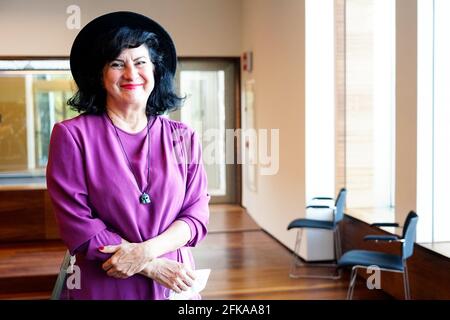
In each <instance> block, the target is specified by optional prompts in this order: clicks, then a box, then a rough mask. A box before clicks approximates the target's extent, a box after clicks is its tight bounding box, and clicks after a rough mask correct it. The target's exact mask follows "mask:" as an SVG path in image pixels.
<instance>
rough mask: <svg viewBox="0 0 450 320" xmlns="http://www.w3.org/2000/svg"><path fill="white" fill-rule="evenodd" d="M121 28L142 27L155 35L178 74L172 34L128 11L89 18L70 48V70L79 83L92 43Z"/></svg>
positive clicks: (173, 70)
mask: <svg viewBox="0 0 450 320" xmlns="http://www.w3.org/2000/svg"><path fill="white" fill-rule="evenodd" d="M120 27H129V28H133V29H142V30H145V31H148V32H152V33H154V34H156V36H157V37H158V40H159V48H160V50H161V51H162V54H163V59H164V60H163V63H164V64H165V65H166V68H167V69H168V70H169V71H170V72H171V73H172V75H175V71H176V68H177V54H176V49H175V45H174V43H173V41H172V38H171V37H170V35H169V33H168V32H167V31H166V30H165V29H164V28H163V27H162V26H161V25H159V24H158V23H157V22H155V21H154V20H152V19H150V18H148V17H146V16H144V15H141V14H138V13H135V12H129V11H118V12H112V13H108V14H105V15H102V16H100V17H97V18H95V19H94V20H92V21H90V22H89V23H88V24H87V25H86V26H85V27H84V28H83V29H81V31H80V32H79V33H78V35H77V37H76V38H75V40H74V42H73V45H72V50H71V51H70V69H71V71H72V75H73V77H74V79H75V82H76V83H77V84H78V83H79V81H81V80H82V79H81V78H82V75H83V73H84V72H83V71H84V70H83V66H86V65H87V64H86V61H85V60H86V58H88V57H89V54H88V53H89V52H90V51H91V49H92V44H93V43H95V41H96V40H97V39H98V37H99V36H101V35H103V34H106V33H107V32H109V31H110V30H112V29H114V28H120Z"/></svg>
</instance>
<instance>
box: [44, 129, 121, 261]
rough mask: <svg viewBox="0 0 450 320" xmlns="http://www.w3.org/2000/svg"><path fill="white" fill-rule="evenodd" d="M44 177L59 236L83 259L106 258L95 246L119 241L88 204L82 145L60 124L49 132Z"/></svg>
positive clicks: (71, 250) (70, 249)
mask: <svg viewBox="0 0 450 320" xmlns="http://www.w3.org/2000/svg"><path fill="white" fill-rule="evenodd" d="M46 176H47V189H48V192H49V194H50V198H51V200H52V204H53V210H54V213H55V216H56V220H57V222H58V225H59V230H60V235H61V238H62V240H63V241H64V243H65V244H66V245H67V247H68V248H69V251H70V253H71V254H74V253H78V252H80V251H81V252H83V253H84V254H85V255H86V258H87V259H99V260H105V259H107V258H108V257H109V255H106V254H103V253H98V252H97V251H98V246H100V245H108V244H119V243H120V242H121V237H120V236H119V235H118V234H116V233H114V232H112V231H111V230H108V229H107V226H106V225H105V224H104V223H103V221H102V220H100V219H98V218H96V217H95V212H94V211H93V210H92V208H91V207H90V205H89V196H88V190H87V186H86V175H85V168H84V161H83V152H82V147H81V145H80V143H77V141H76V140H75V139H74V137H73V136H72V134H71V133H70V131H69V130H68V129H67V127H66V126H65V125H64V124H61V123H59V124H56V125H55V127H54V129H53V131H52V136H51V140H50V151H49V160H48V165H47V174H46ZM101 242H104V243H102V244H100V243H101Z"/></svg>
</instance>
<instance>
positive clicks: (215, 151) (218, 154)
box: [180, 70, 226, 196]
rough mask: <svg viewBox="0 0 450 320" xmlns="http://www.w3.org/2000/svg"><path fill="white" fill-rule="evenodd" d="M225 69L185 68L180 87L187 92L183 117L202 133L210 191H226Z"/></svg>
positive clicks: (220, 192) (181, 73)
mask: <svg viewBox="0 0 450 320" xmlns="http://www.w3.org/2000/svg"><path fill="white" fill-rule="evenodd" d="M224 88H225V73H224V71H221V70H220V71H181V72H180V91H181V92H182V93H183V94H186V95H187V99H186V102H185V105H184V107H183V108H181V121H183V122H185V123H187V124H188V125H190V126H191V127H192V128H193V129H194V130H195V131H196V132H198V133H199V135H200V138H201V141H202V146H203V159H204V162H205V170H206V172H207V175H208V192H209V193H210V194H211V195H214V196H219V195H225V194H226V165H225V91H224Z"/></svg>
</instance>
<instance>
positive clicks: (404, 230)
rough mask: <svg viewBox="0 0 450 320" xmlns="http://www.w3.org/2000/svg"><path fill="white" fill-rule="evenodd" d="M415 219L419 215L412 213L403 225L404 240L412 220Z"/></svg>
mask: <svg viewBox="0 0 450 320" xmlns="http://www.w3.org/2000/svg"><path fill="white" fill-rule="evenodd" d="M414 217H417V214H416V213H415V212H414V211H410V212H409V213H408V215H407V216H406V219H405V222H404V223H403V231H402V239H405V236H406V229H408V226H409V224H410V222H411V219H412V218H414Z"/></svg>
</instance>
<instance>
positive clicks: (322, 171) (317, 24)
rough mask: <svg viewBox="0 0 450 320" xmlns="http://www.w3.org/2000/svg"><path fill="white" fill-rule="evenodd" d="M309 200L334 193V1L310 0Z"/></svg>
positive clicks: (308, 54)
mask: <svg viewBox="0 0 450 320" xmlns="http://www.w3.org/2000/svg"><path fill="white" fill-rule="evenodd" d="M305 8H306V9H305V10H306V22H305V26H306V28H305V29H306V31H305V32H306V35H305V36H306V44H305V48H306V121H305V122H306V198H307V199H311V198H312V197H314V196H318V195H320V196H331V197H335V194H334V177H335V173H334V172H335V146H334V136H335V116H334V115H335V112H334V108H335V103H334V96H335V94H334V1H333V0H306V7H305Z"/></svg>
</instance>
